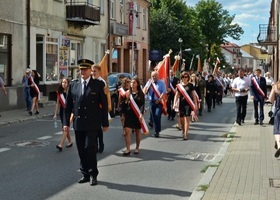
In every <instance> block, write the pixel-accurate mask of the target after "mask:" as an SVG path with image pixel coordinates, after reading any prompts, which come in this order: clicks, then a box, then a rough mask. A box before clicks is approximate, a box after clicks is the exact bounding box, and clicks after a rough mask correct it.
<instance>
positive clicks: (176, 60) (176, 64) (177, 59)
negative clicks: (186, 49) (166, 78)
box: [172, 56, 180, 74]
mask: <svg viewBox="0 0 280 200" xmlns="http://www.w3.org/2000/svg"><path fill="white" fill-rule="evenodd" d="M179 62H180V56H175V62H174V64H173V66H172V71H173V72H174V74H176V72H177V71H178V70H179Z"/></svg>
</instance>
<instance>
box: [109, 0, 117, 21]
mask: <svg viewBox="0 0 280 200" xmlns="http://www.w3.org/2000/svg"><path fill="white" fill-rule="evenodd" d="M110 17H111V19H116V1H115V0H110Z"/></svg>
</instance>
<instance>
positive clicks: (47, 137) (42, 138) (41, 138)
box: [37, 135, 52, 140]
mask: <svg viewBox="0 0 280 200" xmlns="http://www.w3.org/2000/svg"><path fill="white" fill-rule="evenodd" d="M50 138H52V136H49V135H47V136H43V137H40V138H37V140H47V139H50Z"/></svg>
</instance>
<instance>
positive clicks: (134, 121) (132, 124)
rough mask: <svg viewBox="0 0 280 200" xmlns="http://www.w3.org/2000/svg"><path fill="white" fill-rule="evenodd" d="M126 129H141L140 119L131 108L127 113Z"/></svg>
mask: <svg viewBox="0 0 280 200" xmlns="http://www.w3.org/2000/svg"><path fill="white" fill-rule="evenodd" d="M124 127H125V128H126V127H127V128H132V129H141V124H140V121H139V118H138V117H137V116H136V115H135V114H134V112H133V110H132V109H131V108H130V107H129V106H128V109H127V110H126V112H125V120H124Z"/></svg>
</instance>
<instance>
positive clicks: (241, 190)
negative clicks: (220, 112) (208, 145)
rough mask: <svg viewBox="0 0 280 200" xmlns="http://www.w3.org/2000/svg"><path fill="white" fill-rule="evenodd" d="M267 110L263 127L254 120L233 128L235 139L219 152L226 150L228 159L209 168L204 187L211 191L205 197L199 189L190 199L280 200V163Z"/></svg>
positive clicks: (224, 158)
mask: <svg viewBox="0 0 280 200" xmlns="http://www.w3.org/2000/svg"><path fill="white" fill-rule="evenodd" d="M264 109H265V111H264V113H265V121H264V125H263V126H260V125H254V120H253V119H251V120H246V121H245V124H244V125H242V126H239V125H238V124H236V123H235V124H234V125H233V127H232V130H231V132H233V133H234V132H235V134H232V136H233V138H228V139H227V141H226V142H225V144H224V145H223V147H222V148H221V150H220V152H219V153H221V152H223V151H224V150H225V155H223V156H222V157H223V158H222V159H220V160H219V158H217V160H216V161H215V163H213V164H214V165H217V166H218V167H209V168H208V170H207V171H206V173H205V175H204V178H203V179H202V181H201V183H200V185H204V184H205V185H204V186H206V187H207V186H209V187H208V188H207V189H206V192H205V193H204V192H202V191H201V192H199V191H197V189H198V188H201V187H199V186H198V187H197V189H196V190H195V191H194V193H193V195H192V196H191V198H190V199H201V197H202V196H203V198H202V199H203V200H268V199H269V200H277V199H280V190H279V188H280V162H279V159H276V158H275V157H274V153H275V152H276V150H275V149H274V136H273V134H272V130H273V126H272V125H269V124H268V121H269V118H268V116H267V113H268V111H269V109H270V107H269V106H267V105H266V106H265V108H264ZM248 117H249V116H248ZM227 143H228V144H227ZM223 148H224V150H223ZM221 154H222V153H221ZM218 157H219V156H218ZM211 174H212V175H211ZM211 179H212V180H211ZM203 180H204V181H203ZM205 180H206V181H205ZM207 180H208V183H207ZM195 193H196V195H194V194H195ZM199 193H200V195H199ZM201 194H202V195H201ZM199 196H200V197H199ZM198 197H199V198H198Z"/></svg>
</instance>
